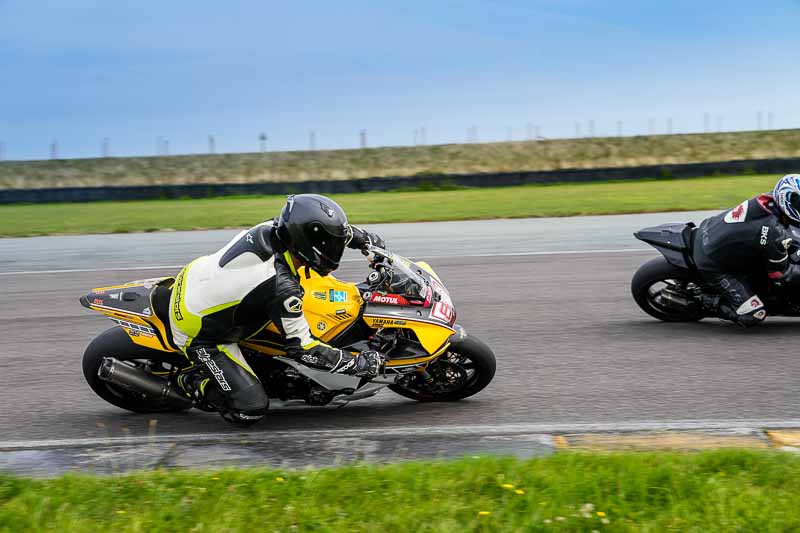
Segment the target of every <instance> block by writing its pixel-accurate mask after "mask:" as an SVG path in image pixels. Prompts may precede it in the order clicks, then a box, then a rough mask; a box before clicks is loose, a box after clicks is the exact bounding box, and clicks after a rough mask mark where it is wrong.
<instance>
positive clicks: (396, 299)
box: [369, 292, 408, 305]
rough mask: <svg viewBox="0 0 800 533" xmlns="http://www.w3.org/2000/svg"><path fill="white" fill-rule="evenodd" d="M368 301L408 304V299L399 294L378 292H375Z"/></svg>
mask: <svg viewBox="0 0 800 533" xmlns="http://www.w3.org/2000/svg"><path fill="white" fill-rule="evenodd" d="M369 301H370V302H372V303H375V304H390V305H408V300H406V299H405V298H404V297H402V296H400V295H399V294H378V293H377V292H376V293H374V294H373V295H372V298H370V300H369Z"/></svg>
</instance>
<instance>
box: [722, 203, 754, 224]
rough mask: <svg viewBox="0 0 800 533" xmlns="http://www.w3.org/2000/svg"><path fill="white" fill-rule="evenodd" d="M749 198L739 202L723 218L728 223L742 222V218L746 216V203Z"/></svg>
mask: <svg viewBox="0 0 800 533" xmlns="http://www.w3.org/2000/svg"><path fill="white" fill-rule="evenodd" d="M748 202H749V200H745V201H744V202H742V203H740V204H739V205H737V206H736V207H734V208H733V209H731V210H730V211H728V213H727V214H726V215H725V218H724V219H723V220H724V221H725V222H727V223H728V224H737V223H739V222H744V219H746V218H747V203H748Z"/></svg>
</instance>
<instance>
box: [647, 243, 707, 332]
mask: <svg viewBox="0 0 800 533" xmlns="http://www.w3.org/2000/svg"><path fill="white" fill-rule="evenodd" d="M696 281H697V280H696V279H695V278H694V276H692V274H691V272H689V271H688V270H686V269H685V268H680V267H676V266H675V265H672V264H670V263H669V262H668V261H667V260H666V259H664V257H656V258H655V259H651V260H650V261H648V262H647V263H645V264H643V265H642V266H640V267H639V270H637V271H636V274H634V275H633V279H632V280H631V293H632V294H633V299H634V300H636V303H637V304H638V305H639V307H640V308H641V309H642V311H644V312H645V313H647V314H648V315H650V316H652V317H654V318H657V319H659V320H663V321H664V322H697V321H698V320H702V319H703V317H704V315H703V314H702V311H693V310H690V309H674V308H670V307H668V306H666V305H664V304H663V302H662V300H661V296H660V294H661V289H663V287H664V286H668V285H674V284H676V283H693V282H696Z"/></svg>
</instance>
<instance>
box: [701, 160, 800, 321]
mask: <svg viewBox="0 0 800 533" xmlns="http://www.w3.org/2000/svg"><path fill="white" fill-rule="evenodd" d="M796 179H797V178H795V177H794V176H792V175H790V176H786V177H784V178H782V179H781V180H780V181H779V182H778V184H777V185H776V186H775V190H774V191H773V193H772V194H762V195H759V196H756V197H754V198H751V199H750V200H745V201H744V202H742V203H741V204H739V205H737V206H736V207H734V208H733V209H729V210H727V211H724V212H722V213H720V214H719V215H716V216H713V217H710V218H707V219H706V220H704V221H703V222H702V223H701V224H700V226H699V227H698V229H697V232H696V234H695V239H694V246H693V250H692V254H693V257H694V260H695V263H696V264H697V267H698V269H699V270H700V272H701V274H702V276H703V278H704V279H705V280H706V281H708V282H709V283H710V284H711V285H713V286H714V287H715V288H716V289H717V290H718V291H719V293H720V295H721V298H720V299H719V301H713V302H707V304H708V305H709V307H712V308H714V307H716V309H717V311H718V313H719V316H720V317H721V318H725V319H727V320H732V321H734V322H736V323H737V324H739V325H740V326H742V327H751V326H754V325H756V324H759V323H761V322H762V321H763V320H764V319H765V318H766V316H767V311H766V308H765V306H764V301H763V299H762V298H761V297H759V296H758V295H757V294H756V293H755V292H754V291H753V289H752V287H751V284H750V282H749V280H748V278H749V277H750V276H752V275H754V274H759V273H761V275H765V276H767V277H768V278H769V280H770V281H771V282H772V283H775V284H781V285H786V286H788V285H796V284H798V283H800V268H799V267H798V266H797V265H795V264H794V263H793V262H792V261H791V258H790V255H789V254H790V248H791V247H792V234H791V231H790V224H796V223H798V222H800V220H798V219H800V209H798V208H800V188H799V186H800V182H798V181H796ZM795 217H797V218H795Z"/></svg>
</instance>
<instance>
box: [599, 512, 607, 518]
mask: <svg viewBox="0 0 800 533" xmlns="http://www.w3.org/2000/svg"><path fill="white" fill-rule="evenodd" d="M605 515H606V513H604V512H603V511H597V516H599V517H600V518H603V517H604V516H605Z"/></svg>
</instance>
